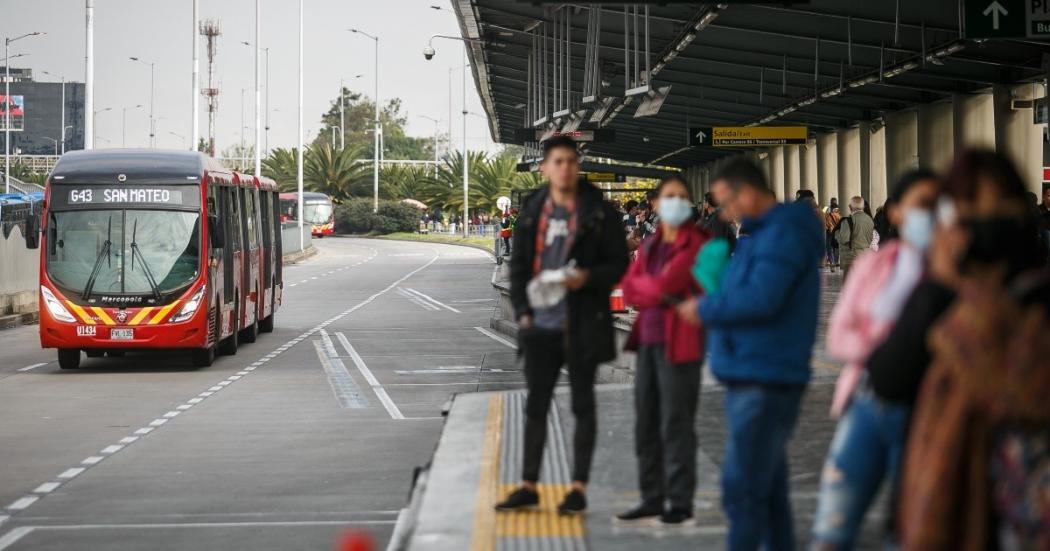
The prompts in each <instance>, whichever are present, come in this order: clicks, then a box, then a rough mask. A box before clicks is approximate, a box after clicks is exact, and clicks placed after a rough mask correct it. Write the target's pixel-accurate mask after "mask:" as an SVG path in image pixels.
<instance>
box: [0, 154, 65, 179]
mask: <svg viewBox="0 0 1050 551" xmlns="http://www.w3.org/2000/svg"><path fill="white" fill-rule="evenodd" d="M59 157H60V155H12V156H11V166H15V165H22V166H24V167H26V168H28V169H29V171H30V172H34V173H37V174H46V173H49V172H51V170H52V169H54V168H55V163H57V162H58V158H59ZM3 166H4V158H3V157H2V156H0V167H3Z"/></svg>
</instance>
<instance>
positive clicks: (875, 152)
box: [868, 122, 888, 207]
mask: <svg viewBox="0 0 1050 551" xmlns="http://www.w3.org/2000/svg"><path fill="white" fill-rule="evenodd" d="M872 124H873V126H872V127H871V128H872V129H873V132H872V133H871V141H870V142H869V144H868V145H869V148H870V157H869V159H868V166H869V175H868V176H869V178H870V185H871V188H870V190H869V192H868V193H869V197H868V201H870V202H871V205H872V207H878V206H880V205H882V204H883V203H885V202H886V190H887V180H886V168H887V164H888V162H887V159H886V126H885V124H884V122H875V123H872Z"/></svg>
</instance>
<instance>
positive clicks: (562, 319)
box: [496, 136, 627, 513]
mask: <svg viewBox="0 0 1050 551" xmlns="http://www.w3.org/2000/svg"><path fill="white" fill-rule="evenodd" d="M540 170H541V172H542V173H543V175H544V176H545V177H546V179H547V180H548V182H549V183H548V185H547V186H545V187H543V188H541V189H540V190H539V191H537V192H535V193H533V194H532V195H530V196H529V197H528V198H527V199H526V200H525V201H524V204H523V205H522V209H521V217H520V220H519V221H518V222H517V224H516V227H515V229H514V246H513V248H512V249H511V260H510V280H511V282H510V293H511V302H512V304H513V306H514V315H515V318H516V319H517V321H518V327H519V333H518V342H519V346H520V348H519V350H520V351H521V352H522V353H523V354H524V356H525V381H526V384H527V387H528V398H527V399H526V403H525V435H524V441H523V442H522V455H523V456H524V458H523V462H522V473H521V485H520V486H519V487H518V488H517V489H516V490H514V491H513V492H511V493H510V495H509V496H506V498H505V499H504V501H502V502H500V503H499V504H498V505H496V509H497V510H501V511H508V510H516V509H522V508H531V507H535V506H537V505H538V504H539V501H540V496H539V493H538V491H537V486H536V485H537V482H538V481H539V476H540V464H541V462H542V459H543V448H544V445H545V441H546V438H547V414H548V411H549V410H550V406H551V399H552V398H553V394H554V387H555V384H556V383H557V381H558V376H559V373H560V372H561V369H562V366H563V365H565V364H568V365H567V367H568V373H569V388H570V395H571V399H572V413H573V415H574V416H575V418H576V429H575V434H574V435H573V444H572V448H573V453H572V457H573V463H574V464H573V468H572V484H571V490H570V491H569V493H568V494H567V495H565V496H564V499H562V501H561V504H560V505H559V506H558V511H559V512H561V513H582V512H583V511H584V510H585V509H586V508H587V482H588V480H589V478H590V469H591V457H592V455H593V454H594V442H595V438H596V437H597V413H596V411H595V410H596V406H595V397H594V377H595V373H596V371H597V368H598V364H599V363H601V362H606V361H609V360H612V359H614V358H615V357H616V341H615V338H614V336H613V325H612V313H611V312H610V311H609V294H610V293H611V292H612V286H613V285H615V284H616V283H617V282H618V281H620V278H621V277H622V276H623V274H624V271H625V270H626V269H627V247H626V244H625V242H624V238H623V232H622V229H621V224H620V219H619V217H618V216H617V215H616V212H615V211H614V210H613V208H612V206H611V205H609V204H608V203H606V202H605V201H603V200H602V193H601V191H600V190H599V189H598V188H596V187H594V186H593V185H592V184H590V183H588V182H587V181H586V180H584V181H580V180H579V172H580V154H579V151H578V150H577V148H576V142H575V141H573V140H572V139H571V138H569V137H567V136H560V137H554V138H551V139H549V140H547V141H546V142H544V144H543V161H542V162H541V163H540Z"/></svg>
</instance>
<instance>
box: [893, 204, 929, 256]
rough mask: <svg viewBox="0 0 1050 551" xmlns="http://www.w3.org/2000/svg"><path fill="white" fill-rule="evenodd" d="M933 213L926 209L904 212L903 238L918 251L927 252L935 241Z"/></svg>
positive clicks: (901, 230) (901, 233) (901, 232)
mask: <svg viewBox="0 0 1050 551" xmlns="http://www.w3.org/2000/svg"><path fill="white" fill-rule="evenodd" d="M934 225H935V224H934V219H933V213H932V212H930V211H928V210H926V209H908V210H906V211H904V223H903V224H901V229H900V235H901V238H902V239H904V240H905V241H907V242H908V243H910V244H911V245H912V246H913V247H915V248H916V249H919V250H920V251H925V250H926V249H927V248H928V247H929V246H930V241H932V240H933V228H934Z"/></svg>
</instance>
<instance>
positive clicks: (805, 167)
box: [799, 140, 829, 205]
mask: <svg viewBox="0 0 1050 551" xmlns="http://www.w3.org/2000/svg"><path fill="white" fill-rule="evenodd" d="M818 149H819V148H818V147H817V141H816V140H812V141H810V143H808V144H806V146H804V147H800V149H799V157H800V159H799V166H800V174H799V182H800V184H801V185H800V186H799V187H800V188H802V189H811V190H813V194H814V195H816V196H817V204H820V205H824V204H827V202H828V199H829V197H828V196H827V195H824V191H823V189H824V188H823V187H822V186H821V183H820V182H821V180H820V169H819V166H820V163H819V162H818V158H819V156H818V155H817V151H818Z"/></svg>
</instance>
